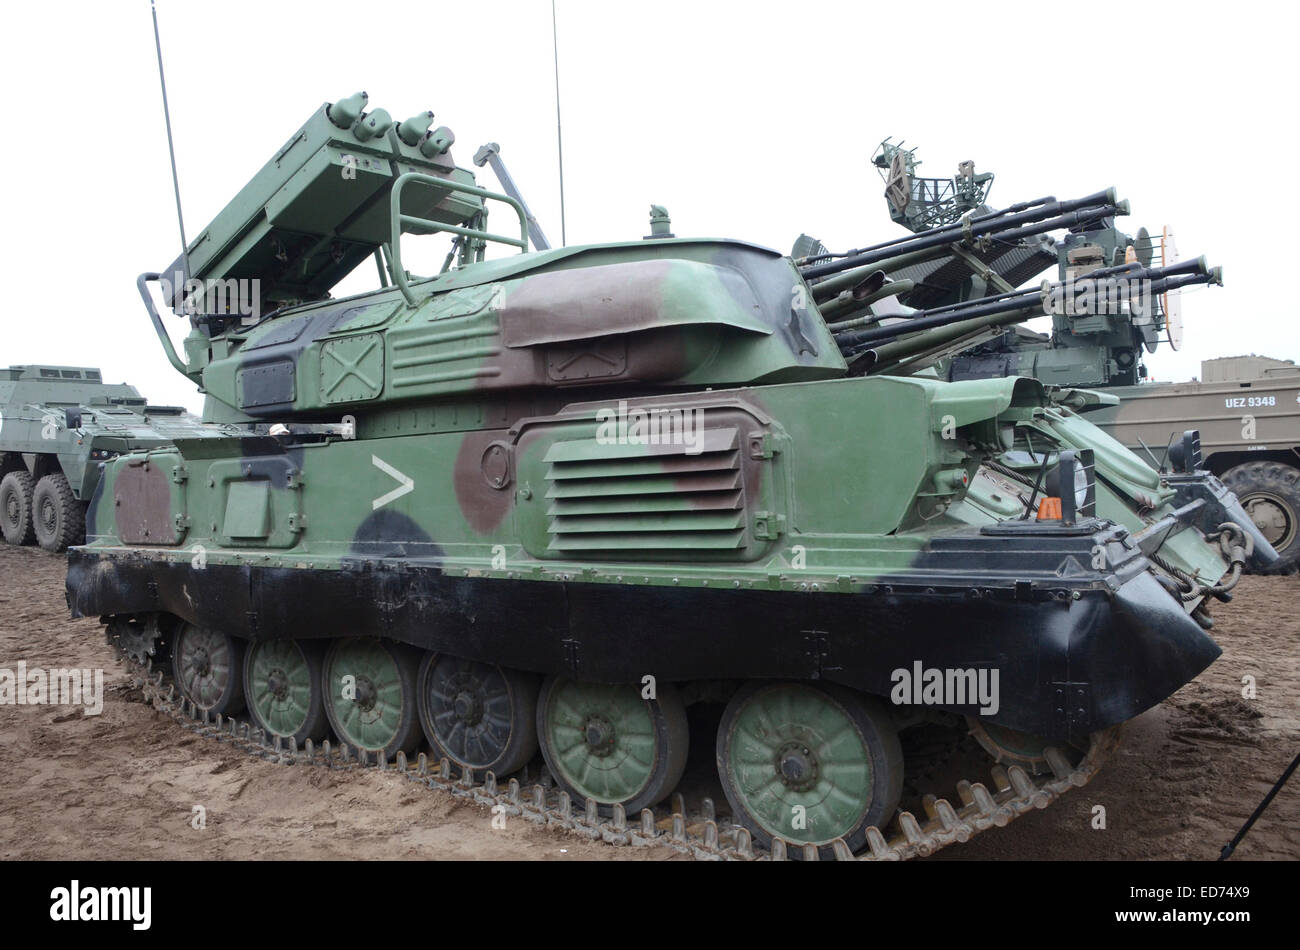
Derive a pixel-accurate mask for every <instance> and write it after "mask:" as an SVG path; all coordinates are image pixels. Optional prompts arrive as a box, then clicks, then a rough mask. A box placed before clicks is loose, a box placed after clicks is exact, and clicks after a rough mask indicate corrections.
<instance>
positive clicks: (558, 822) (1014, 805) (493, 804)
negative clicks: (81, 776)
mask: <svg viewBox="0 0 1300 950" xmlns="http://www.w3.org/2000/svg"><path fill="white" fill-rule="evenodd" d="M123 659H124V661H125V662H126V664H127V667H128V671H129V673H130V675H131V678H132V685H133V687H134V688H137V689H139V690H141V693H142V695H143V697H144V701H145V702H146V703H148V704H149V705H150V706H152V707H153V708H154V709H155V710H157V711H158V712H160V713H162V714H163V715H165V716H167V717H168V718H170V719H172V720H174V721H175V722H177V723H178V724H179V725H180V726H181V727H183V728H184V729H186V730H188V731H190V732H192V733H194V734H196V735H198V736H202V737H204V738H207V739H212V740H213V741H216V742H223V743H226V744H228V745H230V746H231V747H233V748H236V749H239V750H240V751H242V752H245V753H247V754H248V755H250V756H253V757H255V758H260V759H263V760H266V761H269V762H275V763H277V764H280V765H288V766H295V765H296V766H313V767H316V768H327V769H332V770H334V771H355V770H359V769H367V768H369V769H377V770H378V771H381V772H396V773H398V774H400V775H401V776H403V777H404V778H405V779H406V780H407V781H410V782H415V783H418V784H420V785H424V786H425V787H427V788H429V789H432V790H436V791H440V792H444V793H446V794H450V795H453V796H455V797H456V798H460V799H464V800H467V801H471V802H473V803H474V804H476V805H480V806H482V807H484V808H488V809H489V810H491V812H492V814H493V815H505V816H509V817H514V818H521V819H523V820H525V821H528V822H531V823H533V824H535V825H538V826H541V827H554V828H562V829H564V830H565V831H567V832H569V833H571V834H574V835H577V836H580V837H583V838H587V839H589V840H593V841H604V842H605V843H607V844H611V845H616V846H631V847H650V846H655V847H667V848H672V849H673V850H674V851H677V852H679V853H682V854H685V855H688V856H690V857H692V858H695V859H697V860H702V861H783V860H787V859H790V858H802V859H804V860H813V861H815V860H818V858H819V852H818V849H817V847H816V846H814V845H799V844H795V843H790V842H786V841H784V840H782V839H780V838H778V839H776V840H775V841H774V842H773V844H772V847H771V849H764V848H761V847H758V846H756V845H755V844H754V843H753V841H752V839H751V837H750V834H749V831H748V830H747V829H745V828H743V827H741V826H739V825H738V824H735V823H734V822H731V821H730V820H728V819H726V818H722V819H719V818H718V816H717V814H716V811H715V809H714V806H713V802H712V800H710V799H707V798H706V799H704V803H703V807H702V808H701V809H700V810H699V811H698V812H691V813H688V812H687V811H686V807H685V801H684V799H683V798H682V796H681V795H680V794H674V795H673V796H672V797H671V798H670V799H669V804H668V807H667V808H665V807H664V806H660V807H659V808H658V809H655V810H651V809H649V808H646V809H643V810H642V811H641V813H640V815H638V816H636V819H635V820H629V816H628V815H627V814H626V813H625V812H624V810H623V807H622V806H621V805H615V806H614V807H613V815H612V817H610V818H603V817H602V816H601V815H600V813H599V810H598V807H597V803H596V802H595V801H594V800H592V799H587V800H586V801H585V802H574V801H572V800H571V799H570V796H569V794H568V793H567V792H563V791H560V790H559V789H557V788H555V787H554V783H553V782H552V781H551V778H550V776H549V775H546V774H543V775H542V776H540V780H539V781H537V782H532V781H530V779H529V774H528V771H527V769H525V770H524V772H523V773H521V776H520V777H519V778H511V779H509V780H508V781H507V782H506V783H505V784H504V785H502V784H501V783H500V782H499V781H498V780H497V777H496V776H495V775H493V774H492V773H491V772H487V773H485V774H481V775H475V774H474V773H472V772H470V771H465V772H464V773H463V774H462V775H461V776H460V777H459V778H451V777H450V773H451V770H450V767H449V763H448V762H447V761H446V760H445V759H444V760H442V761H441V762H438V763H431V762H429V760H428V759H427V758H426V756H425V755H424V754H423V753H421V754H420V755H419V757H418V758H417V759H416V760H415V761H414V762H412V761H409V760H408V759H407V758H406V756H405V755H403V754H401V753H399V754H398V756H397V758H396V760H395V761H393V762H389V761H386V760H385V759H384V758H383V757H382V756H380V757H378V758H376V757H375V756H370V755H367V754H366V753H365V752H360V753H359V754H358V752H357V751H356V750H352V749H349V748H348V746H346V745H332V744H331V743H330V742H329V741H328V740H326V741H324V742H322V743H320V745H314V744H313V743H312V742H310V741H308V742H307V743H306V745H305V746H304V747H302V748H299V747H298V746H297V744H296V743H294V742H293V741H292V740H290V742H289V743H288V744H285V743H282V742H281V741H280V739H279V738H278V737H277V738H275V739H274V740H273V741H268V740H267V739H266V737H265V735H264V734H263V733H262V730H260V729H257V728H255V727H254V726H252V725H251V724H250V723H249V722H247V721H245V720H240V719H234V718H229V719H225V718H223V717H221V716H219V715H218V716H216V717H215V718H212V717H209V715H208V714H207V713H206V712H203V711H201V710H199V709H198V708H197V707H195V706H194V705H193V704H192V703H191V702H190V701H189V700H187V699H184V698H183V697H181V696H179V695H178V693H177V691H176V688H175V686H174V684H172V683H170V682H168V681H167V678H166V676H165V675H164V673H163V672H162V671H161V670H155V669H153V664H152V661H150V660H146V661H145V663H143V664H141V663H138V662H136V661H134V660H132V659H130V658H129V657H123ZM1118 738H1119V727H1114V728H1111V729H1108V730H1105V731H1104V732H1099V733H1096V734H1095V735H1093V737H1092V740H1091V742H1090V743H1089V747H1088V751H1087V752H1086V753H1085V755H1084V756H1083V758H1082V759H1081V760H1080V762H1079V764H1078V765H1076V766H1073V767H1071V766H1070V764H1069V762H1068V760H1067V759H1066V757H1065V755H1064V753H1062V752H1061V751H1060V750H1058V749H1055V748H1049V749H1048V750H1047V751H1046V758H1047V761H1048V764H1049V765H1050V767H1051V769H1052V774H1051V775H1044V776H1031V775H1030V774H1029V773H1027V772H1026V771H1025V770H1024V769H1022V768H1020V767H1019V766H1017V765H1013V766H1011V767H1009V768H1003V767H1002V766H1000V765H995V766H993V768H992V776H991V777H992V783H991V787H990V786H988V785H985V784H984V783H982V782H970V781H967V780H965V779H963V780H962V781H960V782H958V783H957V795H958V800H959V802H960V804H959V805H956V806H954V805H953V804H952V803H951V802H949V801H948V800H947V799H944V798H938V797H936V796H935V795H932V794H927V795H925V796H923V798H922V805H923V810H924V812H925V814H924V818H923V820H922V819H918V818H917V817H916V816H915V815H913V814H912V813H911V812H907V811H904V812H900V813H899V814H898V816H897V818H896V819H895V820H894V821H893V822H892V823H891V829H892V834H891V835H890V836H889V837H886V835H885V834H884V833H883V832H882V831H881V830H880V829H878V828H874V827H873V828H870V829H868V832H867V847H866V849H864V850H863V851H862V852H861V853H860V854H858V855H854V854H853V853H852V852H850V851H849V847H848V845H847V844H846V843H845V842H844V840H843V839H836V841H835V842H833V849H834V854H835V859H836V860H839V861H903V860H907V859H909V858H914V857H925V856H928V855H931V854H934V853H935V852H936V851H938V850H940V849H941V848H945V847H947V846H948V845H950V844H953V843H954V842H965V841H969V840H970V839H971V838H972V837H973V836H974V835H976V834H978V833H979V832H981V831H986V830H987V829H989V828H993V827H1002V826H1004V825H1006V824H1008V823H1010V822H1011V821H1012V820H1014V819H1015V818H1017V817H1019V816H1020V815H1023V814H1024V813H1026V812H1029V811H1034V810H1036V809H1041V808H1046V807H1047V806H1048V805H1050V804H1051V803H1052V802H1054V801H1055V800H1056V799H1057V798H1059V797H1060V796H1061V795H1063V794H1065V792H1067V791H1069V790H1070V789H1071V788H1079V787H1082V786H1084V785H1086V784H1087V783H1088V782H1089V781H1090V780H1091V779H1092V777H1093V776H1094V775H1095V774H1096V773H1097V771H1098V769H1100V767H1101V765H1102V764H1103V762H1104V761H1105V759H1106V757H1107V756H1108V755H1109V754H1110V753H1111V751H1113V749H1114V748H1115V746H1116V744H1117V742H1118Z"/></svg>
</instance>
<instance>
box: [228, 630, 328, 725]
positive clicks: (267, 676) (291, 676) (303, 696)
mask: <svg viewBox="0 0 1300 950" xmlns="http://www.w3.org/2000/svg"><path fill="white" fill-rule="evenodd" d="M324 653H325V651H324V648H323V646H322V645H321V644H320V643H319V642H317V641H314V640H259V641H257V642H256V643H250V644H249V645H248V650H247V652H246V653H245V654H244V696H245V698H246V699H247V701H248V711H249V713H250V715H252V717H253V721H254V722H255V723H256V724H257V725H258V726H259V727H260V728H262V729H263V730H265V731H266V734H267V737H268V738H274V737H275V736H279V737H280V738H282V739H286V740H287V739H290V738H292V739H294V740H295V741H296V742H297V743H298V744H299V745H302V744H303V743H305V742H306V741H307V740H308V739H311V740H313V741H317V742H319V741H320V740H321V739H324V738H325V735H326V732H327V731H328V729H329V724H328V723H327V722H326V721H325V703H324V701H323V699H322V697H321V665H322V661H323V657H324Z"/></svg>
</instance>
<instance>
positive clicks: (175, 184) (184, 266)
mask: <svg viewBox="0 0 1300 950" xmlns="http://www.w3.org/2000/svg"><path fill="white" fill-rule="evenodd" d="M149 11H150V13H152V14H153V42H154V48H155V49H157V51H158V82H159V84H160V85H161V86H162V101H163V121H164V122H166V124H167V153H168V154H169V155H170V156H171V161H172V190H173V191H174V192H175V193H176V223H177V224H178V225H179V226H180V229H181V270H182V276H183V278H184V281H188V280H189V279H190V258H189V254H190V250H189V249H190V245H189V242H188V241H186V240H185V217H184V216H183V215H182V214H181V183H180V179H179V178H178V177H177V175H176V148H175V146H174V145H173V144H172V116H171V110H169V109H168V108H167V77H166V76H164V75H163V59H162V40H161V39H160V38H159V36H158V7H157V6H155V4H154V0H149ZM183 290H184V288H183V285H182V287H178V288H176V295H175V296H174V298H173V299H180V294H181V293H183Z"/></svg>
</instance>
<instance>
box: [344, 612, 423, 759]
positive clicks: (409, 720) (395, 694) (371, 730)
mask: <svg viewBox="0 0 1300 950" xmlns="http://www.w3.org/2000/svg"><path fill="white" fill-rule="evenodd" d="M418 663H419V660H418V654H417V652H416V651H415V650H414V649H413V648H412V647H409V646H406V645H405V644H401V643H394V642H393V641H391V640H377V639H374V638H372V637H353V638H350V639H346V640H336V641H335V642H334V643H333V645H331V646H330V648H329V650H328V652H327V653H326V654H325V667H324V670H323V672H322V679H323V682H324V684H325V688H324V690H323V691H322V692H323V693H324V700H325V715H326V717H327V718H328V719H329V724H330V727H331V728H332V729H333V730H334V734H335V735H337V736H338V738H339V741H340V742H345V743H347V744H348V745H350V746H352V747H353V748H354V749H361V750H364V751H366V752H383V753H384V755H386V756H387V757H388V758H390V759H391V758H393V757H394V756H396V755H397V753H398V752H406V753H407V754H410V753H412V752H414V751H415V748H416V746H417V744H418V743H419V740H420V719H419V716H418V714H417V713H416V700H415V697H416V690H415V676H416V669H417V666H418Z"/></svg>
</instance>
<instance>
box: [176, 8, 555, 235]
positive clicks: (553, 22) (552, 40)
mask: <svg viewBox="0 0 1300 950" xmlns="http://www.w3.org/2000/svg"><path fill="white" fill-rule="evenodd" d="M155 23H156V21H155ZM551 49H552V50H554V51H555V143H556V145H557V146H558V148H559V152H560V246H561V247H563V246H564V245H565V244H568V243H569V239H568V233H567V232H566V230H565V227H564V132H563V131H562V127H561V125H560V38H559V32H558V31H557V29H556V26H555V0H551ZM159 55H160V56H161V55H162V54H159ZM161 62H162V61H161V60H159V63H161ZM170 134H171V132H170V131H169V132H168V135H169V136H170ZM174 170H175V166H174V163H173V172H174ZM176 200H177V202H178V204H177V207H178V208H179V207H180V205H179V201H180V197H179V195H178V197H177V199H176Z"/></svg>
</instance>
